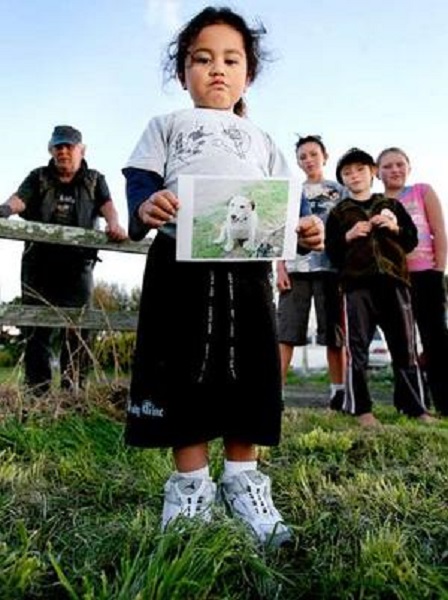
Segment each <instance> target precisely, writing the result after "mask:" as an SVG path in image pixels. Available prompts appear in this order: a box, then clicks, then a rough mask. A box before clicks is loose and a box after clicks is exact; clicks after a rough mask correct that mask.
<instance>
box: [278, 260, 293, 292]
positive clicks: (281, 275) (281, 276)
mask: <svg viewBox="0 0 448 600" xmlns="http://www.w3.org/2000/svg"><path fill="white" fill-rule="evenodd" d="M277 289H278V291H279V292H285V291H286V290H290V289H291V281H290V279H289V275H288V271H287V270H286V263H285V261H284V260H279V261H278V262H277Z"/></svg>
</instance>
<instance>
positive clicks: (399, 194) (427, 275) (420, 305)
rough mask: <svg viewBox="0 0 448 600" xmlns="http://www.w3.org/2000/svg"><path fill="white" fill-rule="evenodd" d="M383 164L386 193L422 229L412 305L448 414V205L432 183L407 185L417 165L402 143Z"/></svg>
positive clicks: (436, 397) (412, 265) (412, 264)
mask: <svg viewBox="0 0 448 600" xmlns="http://www.w3.org/2000/svg"><path fill="white" fill-rule="evenodd" d="M377 165H378V178H379V179H380V180H381V181H382V182H383V184H384V193H385V194H386V196H388V197H390V198H397V200H399V201H400V202H401V203H402V204H403V206H404V207H405V208H406V210H407V211H408V212H409V214H410V215H411V217H412V219H413V221H414V223H415V225H416V227H417V230H418V245H417V247H416V248H415V249H414V250H413V251H412V252H411V253H410V254H408V257H407V262H408V268H409V272H410V276H411V296H412V308H413V311H414V316H415V320H416V322H417V325H418V329H419V332H420V337H421V341H422V346H423V353H424V360H425V363H424V366H425V370H426V373H427V380H428V386H429V391H430V394H431V397H432V400H433V402H434V406H435V408H436V409H437V410H438V411H439V412H440V413H441V414H442V415H444V416H448V378H447V376H446V357H447V356H448V330H447V326H446V291H445V283H444V275H445V269H446V258H447V235H446V229H445V221H444V218H443V210H442V205H441V202H440V200H439V198H438V197H437V195H436V193H435V192H434V190H433V189H432V187H431V186H430V185H428V184H426V183H416V184H414V185H406V180H407V178H408V176H409V173H410V171H411V164H410V161H409V158H408V156H407V155H406V153H405V152H404V151H403V150H401V149H400V148H386V149H385V150H383V151H382V152H381V153H380V155H379V156H378V159H377Z"/></svg>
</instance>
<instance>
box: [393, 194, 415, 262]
mask: <svg viewBox="0 0 448 600" xmlns="http://www.w3.org/2000/svg"><path fill="white" fill-rule="evenodd" d="M393 213H394V215H395V217H396V218H397V222H396V225H395V227H396V228H397V230H396V231H395V230H394V234H395V235H396V237H397V239H398V241H399V243H400V245H401V247H402V248H403V250H404V251H405V252H406V254H409V252H412V250H413V249H414V248H415V247H416V246H417V244H418V233H417V227H416V226H415V223H414V221H413V220H412V217H411V215H410V214H409V213H408V211H407V210H406V209H405V208H404V206H403V205H402V204H401V202H399V201H398V200H395V201H394V204H393Z"/></svg>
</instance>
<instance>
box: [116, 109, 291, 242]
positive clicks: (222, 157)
mask: <svg viewBox="0 0 448 600" xmlns="http://www.w3.org/2000/svg"><path fill="white" fill-rule="evenodd" d="M126 167H135V168H137V169H144V170H147V171H154V172H155V173H158V174H159V175H160V176H161V177H162V178H163V180H164V187H165V188H166V189H169V190H171V191H172V192H173V193H174V194H176V195H177V180H178V177H179V175H211V176H229V177H235V176H240V177H254V178H259V177H290V176H291V172H290V169H289V166H288V164H287V162H286V159H285V157H284V156H283V154H282V153H281V152H280V150H279V149H278V148H277V147H276V145H275V144H274V142H273V141H272V140H271V138H270V137H269V135H268V134H267V133H265V132H264V131H262V130H261V129H259V128H258V127H256V126H255V125H254V124H253V123H252V122H251V121H249V120H248V119H247V118H242V117H239V116H237V115H235V114H234V113H233V112H231V111H223V110H215V109H210V108H191V109H186V110H180V111H176V112H173V113H170V114H167V115H161V116H158V117H154V118H153V119H151V120H150V121H149V123H148V125H147V127H146V129H145V131H144V132H143V134H142V136H141V138H140V140H139V142H138V143H137V146H136V147H135V149H134V151H133V152H132V154H131V156H130V158H129V160H128V162H127V164H126ZM162 229H163V230H165V231H166V233H169V234H171V235H172V234H173V228H172V226H171V227H170V225H168V226H164V227H162Z"/></svg>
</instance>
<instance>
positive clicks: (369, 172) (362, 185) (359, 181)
mask: <svg viewBox="0 0 448 600" xmlns="http://www.w3.org/2000/svg"><path fill="white" fill-rule="evenodd" d="M374 174H375V171H374V168H373V167H371V166H370V165H364V164H362V163H359V162H356V163H351V164H349V165H345V166H344V167H342V169H341V177H342V181H343V183H344V185H345V187H346V188H348V189H349V190H350V192H352V194H360V195H362V194H366V193H369V195H370V187H371V185H372V178H373V176H374Z"/></svg>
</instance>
